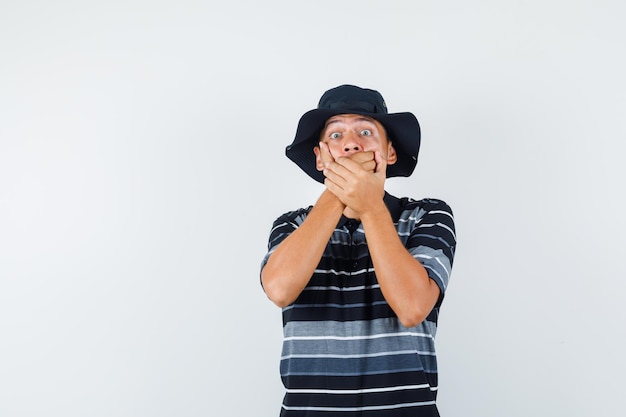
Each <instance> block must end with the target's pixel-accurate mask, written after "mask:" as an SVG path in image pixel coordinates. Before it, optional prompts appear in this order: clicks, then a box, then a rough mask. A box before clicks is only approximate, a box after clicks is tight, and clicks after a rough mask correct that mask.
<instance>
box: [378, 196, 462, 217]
mask: <svg viewBox="0 0 626 417" xmlns="http://www.w3.org/2000/svg"><path fill="white" fill-rule="evenodd" d="M387 206H388V207H389V209H390V211H391V212H392V213H395V214H396V215H400V213H407V212H416V211H418V212H421V213H423V214H424V213H429V212H432V211H441V212H446V213H448V214H450V215H452V209H451V208H450V206H449V205H448V203H446V202H445V201H444V200H442V199H440V198H433V197H426V198H421V199H419V200H418V199H414V198H411V197H401V198H397V197H393V196H389V200H388V201H387Z"/></svg>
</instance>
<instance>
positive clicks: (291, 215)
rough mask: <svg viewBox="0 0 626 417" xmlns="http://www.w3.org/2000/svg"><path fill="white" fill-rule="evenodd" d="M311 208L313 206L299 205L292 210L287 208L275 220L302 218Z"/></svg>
mask: <svg viewBox="0 0 626 417" xmlns="http://www.w3.org/2000/svg"><path fill="white" fill-rule="evenodd" d="M312 209H313V206H308V207H301V208H297V209H294V210H289V211H287V212H285V213H283V214H281V215H280V216H279V217H278V219H277V221H279V220H281V219H282V220H295V219H304V218H305V217H306V216H307V215H308V214H309V212H310V211H311V210H312Z"/></svg>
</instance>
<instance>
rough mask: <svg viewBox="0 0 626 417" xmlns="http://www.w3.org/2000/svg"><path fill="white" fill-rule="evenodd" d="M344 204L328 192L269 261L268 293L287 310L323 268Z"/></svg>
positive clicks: (266, 270)
mask: <svg viewBox="0 0 626 417" xmlns="http://www.w3.org/2000/svg"><path fill="white" fill-rule="evenodd" d="M344 208H345V206H344V204H343V203H342V202H341V201H340V200H339V199H338V198H337V197H336V196H335V195H334V194H332V193H331V192H329V191H328V190H325V191H324V192H323V193H322V195H321V196H320V198H319V199H318V201H317V202H316V204H315V206H314V207H313V209H312V210H311V212H310V213H309V214H308V216H307V218H306V219H305V220H304V222H303V223H302V224H301V225H300V227H298V228H297V229H296V230H295V231H294V232H293V233H291V234H290V235H289V236H288V237H287V238H286V239H285V240H284V241H283V242H281V243H280V245H278V247H277V248H276V250H275V251H274V252H273V253H272V254H271V256H270V257H269V259H268V261H267V264H266V265H265V266H264V267H263V270H262V271H261V281H262V283H263V288H264V290H265V293H266V294H267V296H268V297H269V299H270V300H272V301H273V302H274V303H275V304H276V305H278V306H279V307H285V306H288V305H289V304H291V303H292V302H293V301H294V300H295V299H296V298H297V297H298V295H300V293H301V292H302V290H303V289H304V287H306V285H307V283H308V282H309V280H310V279H311V276H312V275H313V272H314V271H315V268H316V267H317V265H318V264H319V261H320V259H321V258H322V255H323V253H324V249H325V248H326V245H327V244H328V240H329V239H330V237H331V235H332V233H333V231H334V230H335V227H336V225H337V222H338V221H339V219H340V218H341V213H342V212H343V210H344Z"/></svg>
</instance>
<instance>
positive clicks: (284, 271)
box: [261, 114, 439, 327]
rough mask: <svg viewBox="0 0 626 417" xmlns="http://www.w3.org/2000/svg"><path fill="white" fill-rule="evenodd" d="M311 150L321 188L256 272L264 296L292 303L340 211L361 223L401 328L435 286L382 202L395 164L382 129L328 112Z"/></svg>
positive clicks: (426, 304)
mask: <svg viewBox="0 0 626 417" xmlns="http://www.w3.org/2000/svg"><path fill="white" fill-rule="evenodd" d="M314 152H315V157H316V164H317V168H318V170H320V171H323V172H324V175H325V177H326V180H325V181H324V185H325V186H326V189H325V190H324V191H323V192H322V194H321V195H320V197H319V198H318V200H317V202H316V204H315V205H314V207H313V208H312V209H311V211H310V213H309V215H308V216H307V218H306V219H305V220H304V222H303V223H302V225H300V227H299V228H298V229H296V230H295V231H294V232H293V233H292V234H291V235H289V236H288V237H287V238H286V239H285V240H284V241H283V242H282V243H281V244H280V245H279V246H278V247H277V248H276V250H275V251H274V253H273V254H272V255H271V256H270V258H269V260H268V262H267V264H266V265H265V267H264V268H263V270H262V272H261V280H262V283H263V288H264V289H265V293H266V294H267V296H268V297H269V299H270V300H272V302H274V303H275V304H276V305H277V306H279V307H281V308H282V307H286V306H288V305H289V304H291V303H292V302H294V301H295V299H296V298H297V297H298V295H300V293H301V292H302V290H303V289H304V288H305V287H306V285H307V283H308V281H309V279H310V278H311V276H312V275H313V272H314V271H315V268H316V267H317V265H318V264H319V261H320V259H321V257H322V254H323V253H324V249H325V248H326V245H327V243H328V240H329V239H330V236H331V235H332V233H333V231H334V229H335V226H336V225H337V222H338V221H339V219H340V218H341V215H342V214H344V215H345V216H346V217H349V218H353V219H358V220H360V221H361V223H362V225H363V229H364V231H365V235H366V236H367V243H368V247H369V250H370V254H371V256H372V262H373V264H374V268H375V270H376V277H377V279H378V283H379V284H380V289H381V291H382V293H383V296H384V297H385V300H386V301H387V303H388V304H389V306H390V307H391V308H392V309H393V311H394V312H395V313H396V315H397V316H398V318H399V320H400V322H401V323H402V325H404V326H405V327H413V326H416V325H418V324H419V323H421V322H422V321H423V320H424V319H425V318H426V317H427V316H428V314H429V313H430V311H431V310H432V309H433V307H434V305H435V303H436V302H437V299H438V297H439V287H438V286H437V284H435V282H434V281H433V280H431V279H430V278H429V277H428V274H427V272H426V270H425V269H424V267H423V266H422V264H421V263H420V262H419V261H417V260H416V259H415V258H413V256H412V255H411V254H410V253H409V252H408V251H407V249H406V248H405V247H404V245H403V244H402V242H401V241H400V239H399V237H398V234H397V231H396V229H395V226H394V224H393V220H392V218H391V215H390V214H389V211H388V210H387V207H386V205H385V203H384V201H383V197H384V193H385V190H384V185H385V179H386V170H387V165H391V164H394V163H395V162H396V161H397V154H396V150H395V149H394V147H393V145H392V143H391V142H390V141H388V140H387V135H386V133H385V130H384V128H383V126H382V125H381V124H380V123H379V122H378V121H376V120H374V119H371V118H365V117H363V116H359V115H352V114H344V115H338V116H334V117H331V118H330V119H328V121H327V122H326V126H325V128H324V130H323V132H322V134H321V137H320V143H319V146H317V147H315V149H314Z"/></svg>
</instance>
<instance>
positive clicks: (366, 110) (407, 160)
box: [285, 84, 420, 183]
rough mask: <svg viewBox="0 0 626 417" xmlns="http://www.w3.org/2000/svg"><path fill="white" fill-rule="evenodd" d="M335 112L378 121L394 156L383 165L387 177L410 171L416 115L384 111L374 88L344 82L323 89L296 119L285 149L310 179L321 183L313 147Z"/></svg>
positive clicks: (415, 140)
mask: <svg viewBox="0 0 626 417" xmlns="http://www.w3.org/2000/svg"><path fill="white" fill-rule="evenodd" d="M338 114H360V115H362V116H368V117H371V118H373V119H376V120H378V121H379V122H380V123H381V124H382V125H383V126H384V128H385V130H386V132H387V138H388V139H389V140H390V141H391V142H392V143H393V147H394V148H395V150H396V153H397V155H398V160H397V161H396V163H395V164H393V165H389V166H387V177H408V176H409V175H411V174H412V173H413V170H414V169H415V165H417V154H418V152H419V148H420V126H419V123H418V121H417V118H416V117H415V116H414V115H413V113H409V112H404V113H388V112H387V105H386V104H385V100H384V99H383V96H382V95H381V94H380V93H379V92H378V91H376V90H370V89H367V88H361V87H357V86H354V85H347V84H344V85H340V86H339V87H335V88H332V89H330V90H328V91H326V92H325V93H324V94H323V95H322V97H321V98H320V101H319V104H318V106H317V109H313V110H309V111H308V112H306V113H305V114H304V115H303V116H302V117H301V118H300V121H299V122H298V129H297V130H296V137H295V139H294V140H293V143H291V145H289V146H287V148H286V150H285V154H286V155H287V157H288V158H289V159H291V160H292V161H293V162H295V163H296V164H297V165H298V166H299V167H300V168H301V169H302V170H303V171H304V172H306V173H307V174H308V175H309V176H310V177H311V178H313V179H314V180H315V181H318V182H321V183H323V182H324V174H323V173H322V172H321V171H318V170H317V167H316V164H315V154H314V152H313V148H314V147H315V146H317V145H318V144H319V140H320V134H321V133H322V129H323V128H324V125H325V124H326V121H327V120H328V119H329V118H330V117H332V116H336V115H338Z"/></svg>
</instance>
